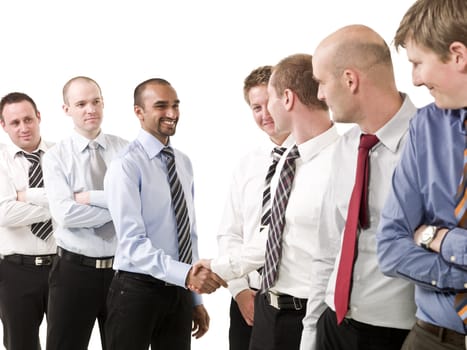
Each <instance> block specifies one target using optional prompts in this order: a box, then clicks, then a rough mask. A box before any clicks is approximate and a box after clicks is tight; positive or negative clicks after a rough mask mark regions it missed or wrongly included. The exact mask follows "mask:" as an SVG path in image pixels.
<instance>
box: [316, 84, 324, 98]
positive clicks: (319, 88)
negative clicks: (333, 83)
mask: <svg viewBox="0 0 467 350" xmlns="http://www.w3.org/2000/svg"><path fill="white" fill-rule="evenodd" d="M317 97H318V100H320V101H324V100H325V97H324V93H323V89H322V87H321V84H319V85H318V94H317Z"/></svg>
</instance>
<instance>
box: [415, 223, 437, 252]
mask: <svg viewBox="0 0 467 350" xmlns="http://www.w3.org/2000/svg"><path fill="white" fill-rule="evenodd" d="M440 228H441V227H438V226H427V227H426V228H425V229H424V230H423V231H422V236H421V240H420V247H422V248H424V249H426V250H429V251H431V249H430V244H431V242H433V241H434V239H435V238H436V235H437V234H438V232H439V230H440Z"/></svg>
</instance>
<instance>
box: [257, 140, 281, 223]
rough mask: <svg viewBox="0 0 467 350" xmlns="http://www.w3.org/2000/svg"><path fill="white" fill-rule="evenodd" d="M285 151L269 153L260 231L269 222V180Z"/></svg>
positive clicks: (278, 148)
mask: <svg viewBox="0 0 467 350" xmlns="http://www.w3.org/2000/svg"><path fill="white" fill-rule="evenodd" d="M286 149H287V148H285V147H274V149H273V150H272V151H271V157H272V163H271V165H270V166H269V169H268V172H267V174H266V178H265V179H264V191H263V204H262V214H261V226H260V231H262V230H263V229H265V228H266V227H267V226H268V225H269V222H270V221H271V179H272V177H273V176H274V173H275V172H276V168H277V163H279V159H281V156H282V155H283V154H284V152H285V150H286Z"/></svg>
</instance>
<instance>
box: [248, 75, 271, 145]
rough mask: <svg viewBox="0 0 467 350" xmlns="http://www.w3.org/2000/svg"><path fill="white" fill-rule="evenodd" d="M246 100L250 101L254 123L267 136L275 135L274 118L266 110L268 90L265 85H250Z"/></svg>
mask: <svg viewBox="0 0 467 350" xmlns="http://www.w3.org/2000/svg"><path fill="white" fill-rule="evenodd" d="M248 100H249V101H250V108H251V111H252V112H253V118H254V119H255V122H256V125H258V127H259V128H260V129H261V130H263V131H264V132H265V133H266V134H268V135H269V137H271V138H274V137H275V136H276V132H275V127H274V120H273V119H272V117H271V114H270V113H269V111H268V91H267V85H266V84H264V85H258V86H255V87H252V88H251V89H250V91H249V92H248Z"/></svg>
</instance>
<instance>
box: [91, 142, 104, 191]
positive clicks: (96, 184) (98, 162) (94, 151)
mask: <svg viewBox="0 0 467 350" xmlns="http://www.w3.org/2000/svg"><path fill="white" fill-rule="evenodd" d="M99 147H100V146H99V144H98V143H97V142H96V141H94V140H93V141H91V142H89V144H88V149H89V163H90V168H91V186H92V188H91V189H93V190H103V189H104V176H105V172H106V170H107V166H106V165H105V162H104V159H103V158H102V155H101V152H100V150H99Z"/></svg>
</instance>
